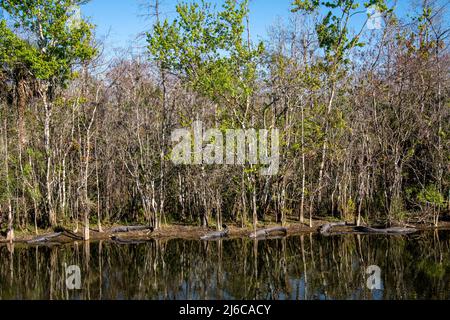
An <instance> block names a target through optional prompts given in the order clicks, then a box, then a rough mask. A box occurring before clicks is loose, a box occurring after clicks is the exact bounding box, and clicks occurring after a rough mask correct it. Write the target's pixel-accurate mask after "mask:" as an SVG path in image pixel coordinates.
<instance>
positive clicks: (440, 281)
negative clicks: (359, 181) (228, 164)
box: [0, 231, 450, 300]
mask: <svg viewBox="0 0 450 320" xmlns="http://www.w3.org/2000/svg"><path fill="white" fill-rule="evenodd" d="M0 260H1V261H2V267H1V269H0V299H293V300H306V299H449V298H450V287H449V283H450V237H449V236H448V232H444V231H440V232H437V231H436V232H426V233H421V234H418V235H413V236H408V237H385V236H361V235H349V236H336V237H328V238H324V237H320V236H318V235H303V236H297V237H290V238H286V239H274V240H267V241H261V240H260V241H258V240H250V239H237V240H223V241H217V242H200V241H185V240H168V241H162V240H154V241H150V242H148V243H143V244H133V245H119V244H115V243H111V242H98V243H78V244H77V243H74V244H71V245H64V246H41V247H29V246H23V245H17V244H16V245H5V246H1V247H0ZM66 265H67V266H69V265H78V266H79V267H80V269H81V274H82V290H79V291H72V290H68V289H67V287H66V281H65V280H66V279H65V266H66ZM371 265H377V266H379V267H380V268H381V270H382V289H381V290H375V291H373V292H372V291H370V290H369V289H367V286H366V282H367V277H368V275H367V274H366V270H367V268H368V267H369V266H371Z"/></svg>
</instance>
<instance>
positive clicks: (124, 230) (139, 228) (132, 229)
mask: <svg viewBox="0 0 450 320" xmlns="http://www.w3.org/2000/svg"><path fill="white" fill-rule="evenodd" d="M147 230H148V231H150V232H153V231H154V228H153V227H149V226H130V227H116V228H112V229H111V230H110V231H111V233H127V232H137V231H147Z"/></svg>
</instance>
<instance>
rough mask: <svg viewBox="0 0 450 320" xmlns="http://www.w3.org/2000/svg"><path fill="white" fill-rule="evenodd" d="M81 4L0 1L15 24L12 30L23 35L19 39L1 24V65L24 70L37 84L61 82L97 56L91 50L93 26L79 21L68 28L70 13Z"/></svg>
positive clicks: (58, 0) (44, 0) (72, 0)
mask: <svg viewBox="0 0 450 320" xmlns="http://www.w3.org/2000/svg"><path fill="white" fill-rule="evenodd" d="M85 2H86V1H80V0H39V1H38V0H25V1H24V0H0V8H1V9H3V10H4V11H5V12H7V13H8V15H9V16H10V17H11V20H13V21H14V28H18V29H20V30H23V31H25V32H24V33H23V34H29V35H30V39H29V40H26V39H22V38H21V37H19V36H18V35H17V34H16V33H14V32H13V31H12V30H11V29H10V28H8V26H7V23H6V21H5V20H2V21H1V22H0V62H1V63H2V64H5V65H7V66H8V67H9V68H15V67H17V66H22V67H25V68H27V70H28V71H29V72H31V73H32V75H33V76H34V77H35V78H37V79H39V80H58V81H61V82H64V81H65V80H68V79H70V78H71V77H72V75H73V73H72V71H73V67H74V66H75V65H76V64H81V63H84V62H86V61H88V60H90V59H92V57H94V56H95V55H96V49H95V48H94V47H93V46H92V36H93V35H92V29H93V25H91V24H90V23H88V22H86V21H84V20H83V19H81V20H80V21H77V23H76V24H74V23H72V24H71V20H70V19H71V18H72V12H71V11H72V9H73V7H74V6H77V5H81V4H83V3H85Z"/></svg>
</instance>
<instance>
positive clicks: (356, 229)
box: [319, 222, 418, 236]
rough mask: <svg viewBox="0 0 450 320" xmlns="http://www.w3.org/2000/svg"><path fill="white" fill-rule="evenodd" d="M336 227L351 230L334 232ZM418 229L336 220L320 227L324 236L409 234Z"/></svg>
mask: <svg viewBox="0 0 450 320" xmlns="http://www.w3.org/2000/svg"><path fill="white" fill-rule="evenodd" d="M335 227H351V230H345V231H341V232H333V231H332V229H333V228H335ZM417 231H418V230H417V229H416V228H410V227H393V228H384V229H381V228H372V227H366V226H356V225H354V224H353V225H352V224H349V223H347V222H334V223H328V224H325V225H323V226H321V227H320V228H319V233H320V234H321V235H323V236H329V235H336V234H351V233H357V234H384V235H408V234H412V233H416V232H417Z"/></svg>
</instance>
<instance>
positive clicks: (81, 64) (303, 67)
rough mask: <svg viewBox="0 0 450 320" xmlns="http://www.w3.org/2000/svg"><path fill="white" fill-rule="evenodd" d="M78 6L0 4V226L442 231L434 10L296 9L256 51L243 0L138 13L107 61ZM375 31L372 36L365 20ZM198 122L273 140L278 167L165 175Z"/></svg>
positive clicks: (187, 169)
mask: <svg viewBox="0 0 450 320" xmlns="http://www.w3.org/2000/svg"><path fill="white" fill-rule="evenodd" d="M86 2H87V1H85V0H0V155H1V156H0V228H1V230H2V231H3V232H4V236H5V237H7V238H9V239H11V240H12V239H13V238H14V230H16V233H17V232H18V231H20V232H35V233H39V232H40V230H42V229H46V228H56V227H58V226H65V227H70V228H72V229H73V230H76V231H78V230H82V231H83V232H84V236H85V238H86V239H89V226H90V225H96V226H97V227H98V229H99V230H100V231H101V230H102V226H110V225H113V224H148V225H151V226H153V227H154V228H156V229H159V228H162V227H164V225H167V224H171V223H182V224H193V225H200V226H209V227H217V229H219V230H220V229H221V227H222V224H224V223H227V224H235V225H236V226H239V227H243V228H245V227H250V226H253V227H256V226H257V225H258V223H260V222H272V223H278V224H288V223H293V222H295V221H298V223H303V224H306V225H310V224H311V223H312V220H313V219H315V218H318V217H328V218H330V217H334V218H335V219H338V220H345V221H349V222H355V223H357V224H358V225H360V224H369V223H373V222H380V223H385V224H388V225H389V224H393V223H396V222H414V223H424V224H428V225H436V226H437V225H438V224H439V221H440V219H444V218H446V217H447V215H448V214H449V211H450V210H449V209H450V104H449V102H450V100H449V97H450V91H449V89H450V87H449V80H450V78H449V66H450V56H449V50H448V45H449V42H448V37H449V32H450V31H449V28H450V27H449V25H448V22H449V19H448V11H447V10H448V9H449V6H448V5H449V3H448V1H439V0H421V1H417V3H416V4H415V5H414V6H411V10H410V12H409V14H408V15H407V16H406V15H398V14H397V11H396V9H395V6H396V3H394V2H392V1H387V2H385V1H384V0H370V1H367V3H365V4H363V3H362V2H360V1H355V0H329V1H319V0H296V1H295V2H294V3H293V4H292V6H291V9H292V12H291V13H290V15H289V17H285V19H284V20H283V21H282V22H280V23H278V24H277V25H274V26H271V27H270V32H269V37H268V39H266V40H264V41H262V42H256V41H255V39H254V37H253V35H252V32H251V31H252V30H251V29H250V18H251V12H249V7H250V6H249V2H248V0H224V1H221V2H220V3H219V4H215V5H212V4H208V3H207V2H192V3H180V4H178V5H177V7H176V17H175V18H174V19H166V18H164V17H165V15H164V13H163V12H161V6H160V3H159V0H154V1H150V0H148V3H147V6H146V8H147V10H148V19H149V21H150V20H151V23H152V27H151V28H150V29H149V30H142V31H143V32H144V33H145V35H146V48H145V49H144V50H141V52H140V53H139V54H136V53H135V52H136V50H133V51H132V52H134V53H133V54H132V53H127V54H123V55H121V56H120V57H119V58H117V57H116V58H113V59H110V58H108V55H106V54H105V49H104V46H103V45H102V43H101V41H99V40H98V39H97V37H96V35H95V26H94V25H93V24H92V23H90V22H89V20H88V19H85V18H82V17H79V16H77V15H76V14H75V13H76V12H77V10H76V8H77V6H81V8H82V5H83V4H84V3H86ZM370 7H372V8H376V9H377V12H378V13H379V14H380V15H381V16H382V18H383V19H382V20H383V23H382V24H381V25H380V28H375V29H373V28H368V27H367V26H368V24H369V23H371V22H372V21H371V19H373V17H372V16H370V15H368V14H367V9H368V8H370ZM194 121H202V122H203V123H204V124H205V126H208V127H210V128H218V129H220V130H221V131H226V130H228V129H246V128H256V129H274V128H277V129H279V130H280V170H279V172H278V174H277V175H273V176H263V175H261V174H260V172H259V168H258V166H257V165H253V164H248V165H244V166H225V165H224V166H220V165H175V164H174V163H173V162H172V161H171V160H170V154H171V151H172V148H173V147H174V145H173V141H172V139H171V134H172V132H173V131H174V130H176V129H179V128H191V125H192V123H193V122H194Z"/></svg>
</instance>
